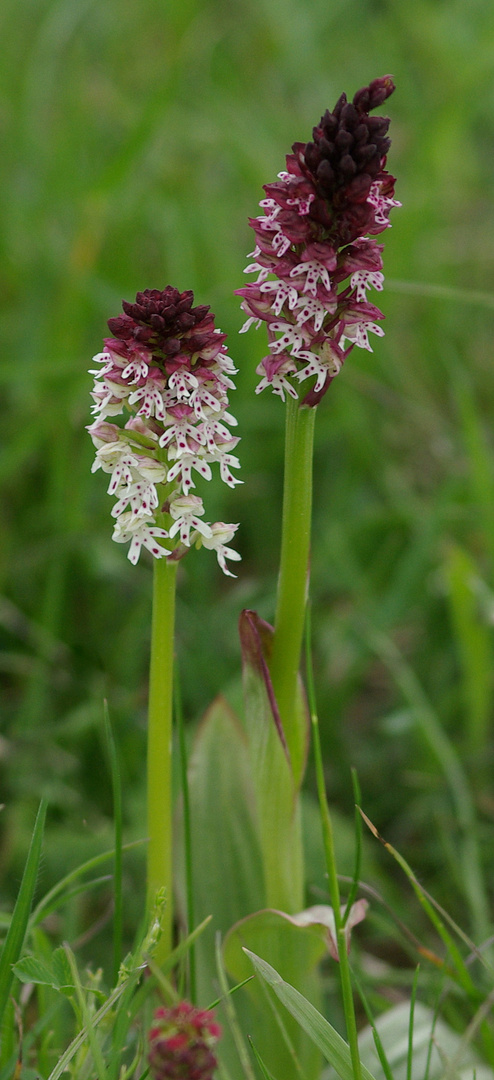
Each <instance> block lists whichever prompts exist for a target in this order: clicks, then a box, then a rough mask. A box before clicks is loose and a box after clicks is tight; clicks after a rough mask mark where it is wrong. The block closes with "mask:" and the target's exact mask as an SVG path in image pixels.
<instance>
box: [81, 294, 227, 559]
mask: <svg viewBox="0 0 494 1080" xmlns="http://www.w3.org/2000/svg"><path fill="white" fill-rule="evenodd" d="M193 305H194V296H193V293H192V292H183V293H180V292H178V290H177V289H174V288H172V286H171V285H168V286H167V287H166V289H164V290H163V291H162V292H160V291H159V290H157V289H146V291H145V292H142V293H138V294H137V296H136V300H135V303H133V304H130V303H127V302H126V301H124V302H123V305H122V306H123V310H124V314H123V315H119V316H117V318H115V319H109V320H108V326H109V328H110V331H111V333H112V335H113V336H112V337H109V338H105V341H104V349H103V352H101V353H98V355H97V356H95V357H94V361H93V362H94V363H96V364H98V365H99V366H98V367H97V368H93V369H91V374H92V375H94V377H95V378H94V385H93V390H92V398H93V402H94V404H93V409H92V411H93V414H94V416H95V420H94V422H93V423H92V424H91V425H90V426H89V427H88V431H89V434H90V436H91V438H92V441H93V444H94V446H95V447H96V457H95V461H94V464H93V472H95V471H96V470H97V469H101V470H102V471H103V472H105V473H108V475H109V485H108V493H109V494H110V495H113V496H114V498H115V499H116V502H115V504H114V506H113V510H112V517H113V518H114V519H115V525H114V531H113V539H114V540H116V541H117V543H120V544H122V543H129V545H130V546H129V550H128V558H129V559H130V561H131V562H132V563H134V564H135V563H136V562H137V561H138V559H139V556H140V553H141V549H142V547H145V548H147V549H148V551H150V552H151V554H152V555H153V556H154V558H156V559H162V558H167V559H170V560H176V559H179V558H182V556H183V555H184V554H185V553H186V551H187V549H188V548H190V547H192V546H193V545H196V546H198V547H200V546H201V545H202V546H204V547H210V548H214V549H215V551H216V554H217V558H218V562H219V564H220V566H221V567H222V569H223V570H224V572H225V574H229V575H230V576H234V575H232V574H231V571H229V570H228V569H227V567H226V564H225V558H229V559H240V555H238V554H237V552H235V551H233V549H232V548H228V547H226V546H225V544H226V543H228V542H229V541H230V540H231V539H233V536H234V534H235V532H236V529H237V525H228V526H225V525H224V524H223V522H215V523H213V524H208V523H207V522H205V521H203V520H202V519H203V517H204V513H205V510H204V506H203V503H202V499H201V498H200V497H199V496H198V495H194V494H192V490H193V489H194V488H195V480H196V477H202V478H203V480H210V479H211V477H212V475H213V474H212V469H211V466H212V465H213V466H214V465H215V464H217V465H218V466H219V471H220V477H221V479H222V480H223V482H224V483H225V484H227V485H228V486H229V487H231V488H233V487H235V485H236V484H240V483H242V481H241V480H239V479H238V478H237V477H235V476H234V475H233V473H232V471H231V470H232V469H238V468H239V465H240V462H239V461H238V458H237V457H235V455H234V454H233V453H232V450H234V449H235V447H236V445H237V443H238V442H239V439H238V437H236V436H234V435H232V433H231V431H230V428H232V427H235V426H236V423H237V421H236V420H235V417H234V416H232V414H231V413H230V412H229V411H228V409H229V400H228V391H229V390H232V389H234V388H235V384H234V383H233V381H232V376H233V375H235V374H236V369H235V367H234V365H233V362H232V360H231V359H230V357H229V356H228V355H227V350H226V345H225V340H226V334H222V333H221V332H220V331H219V330H217V329H216V328H215V325H214V316H213V315H212V314H211V312H210V311H209V307H207V306H205V305H198V306H196V307H194V306H193ZM122 415H124V416H128V419H127V420H126V422H125V423H124V424H118V423H115V422H114V421H113V418H114V417H120V416H122ZM225 530H226V531H225Z"/></svg>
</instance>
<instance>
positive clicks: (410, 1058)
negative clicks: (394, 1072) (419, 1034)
mask: <svg viewBox="0 0 494 1080" xmlns="http://www.w3.org/2000/svg"><path fill="white" fill-rule="evenodd" d="M419 971H420V967H419V965H417V967H416V968H415V974H414V976H413V983H412V994H411V998H410V1016H409V1020H408V1049H407V1080H412V1068H413V1018H414V1013H415V1001H416V998H417V985H418V977H419Z"/></svg>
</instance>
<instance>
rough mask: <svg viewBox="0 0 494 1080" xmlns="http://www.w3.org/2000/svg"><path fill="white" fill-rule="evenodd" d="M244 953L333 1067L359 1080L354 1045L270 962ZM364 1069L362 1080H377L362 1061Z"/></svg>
mask: <svg viewBox="0 0 494 1080" xmlns="http://www.w3.org/2000/svg"><path fill="white" fill-rule="evenodd" d="M244 952H245V953H246V955H247V956H248V957H249V958H250V960H251V961H252V964H253V965H254V968H255V970H256V972H257V974H258V975H260V976H261V978H262V979H265V981H266V982H267V983H268V985H269V986H272V988H273V990H274V992H275V994H276V996H277V997H278V998H279V999H280V1001H281V1002H282V1003H283V1005H285V1006H286V1008H287V1009H288V1011H289V1012H290V1013H291V1015H292V1016H293V1017H294V1018H295V1020H297V1022H298V1023H299V1024H300V1026H301V1027H302V1028H303V1029H304V1031H306V1032H307V1034H308V1035H309V1036H310V1038H311V1039H312V1040H313V1042H314V1043H315V1044H316V1046H318V1047H319V1049H320V1051H321V1053H322V1054H323V1055H324V1057H325V1058H326V1061H328V1062H329V1064H330V1065H332V1066H333V1068H334V1069H335V1071H336V1072H337V1073H338V1076H339V1077H340V1078H341V1080H355V1071H354V1068H353V1060H352V1056H351V1054H350V1047H349V1046H348V1043H346V1042H345V1040H344V1039H342V1037H341V1035H339V1034H338V1032H337V1031H336V1030H335V1028H334V1027H332V1025H331V1024H330V1023H329V1022H328V1020H325V1018H324V1016H322V1015H321V1013H320V1012H318V1010H317V1009H316V1008H315V1007H314V1005H311V1003H310V1001H307V998H304V997H303V995H302V994H300V993H299V991H298V990H295V987H293V986H291V985H290V983H287V982H285V981H284V979H282V978H281V975H279V974H278V972H277V971H275V969H274V968H273V967H271V965H270V964H267V963H266V961H265V960H262V959H261V957H260V956H256V954H255V953H253V952H250V950H249V949H244ZM360 1072H361V1075H362V1080H374V1077H373V1076H372V1073H371V1072H369V1069H367V1068H366V1066H365V1065H363V1064H362V1063H361V1062H360Z"/></svg>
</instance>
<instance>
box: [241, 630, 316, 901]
mask: <svg viewBox="0 0 494 1080" xmlns="http://www.w3.org/2000/svg"><path fill="white" fill-rule="evenodd" d="M272 638H273V630H272V627H271V626H269V624H268V623H266V622H264V620H263V619H261V618H260V617H259V616H258V615H257V614H256V612H255V611H243V612H242V614H241V616H240V641H241V646H242V662H243V684H244V703H245V727H246V732H247V737H248V741H249V752H250V760H251V767H252V776H253V783H254V789H255V793H256V801H257V811H258V815H259V827H260V836H261V847H262V853H263V863H264V875H265V883H266V897H265V906H269V907H275V908H279V909H281V910H283V911H287V912H292V913H293V912H294V911H298V910H300V909H301V908H302V907H303V903H304V875H303V855H302V843H301V834H300V810H299V805H298V793H299V789H300V785H301V783H302V779H303V776H304V772H305V766H306V760H307V752H308V743H309V717H308V712H307V706H306V702H305V698H304V694H303V690H302V687H301V685H300V684H299V687H298V694H297V701H296V708H295V710H294V714H295V717H296V723H295V724H294V725H292V728H291V732H290V739H287V737H286V733H285V730H284V727H283V723H282V719H281V717H280V713H279V710H278V706H277V702H276V697H275V694H274V690H273V684H272V681H271V677H270V673H269V661H270V656H271V645H272Z"/></svg>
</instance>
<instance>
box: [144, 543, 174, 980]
mask: <svg viewBox="0 0 494 1080" xmlns="http://www.w3.org/2000/svg"><path fill="white" fill-rule="evenodd" d="M176 575H177V563H168V562H167V561H166V559H155V561H154V579H153V621H152V635H151V667H150V675H149V723H148V770H147V820H148V851H147V904H148V911H149V912H151V910H152V909H153V907H154V904H155V901H156V894H157V893H158V891H159V890H160V889H163V888H164V889H165V890H166V907H165V914H164V920H163V932H162V936H161V939H160V942H159V946H158V950H157V957H156V959H157V960H158V962H160V961H163V960H164V959H165V958H166V957H167V956H168V955H169V953H170V952H171V947H172V919H173V910H172V768H171V762H172V716H173V645H174V624H175V580H176Z"/></svg>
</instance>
